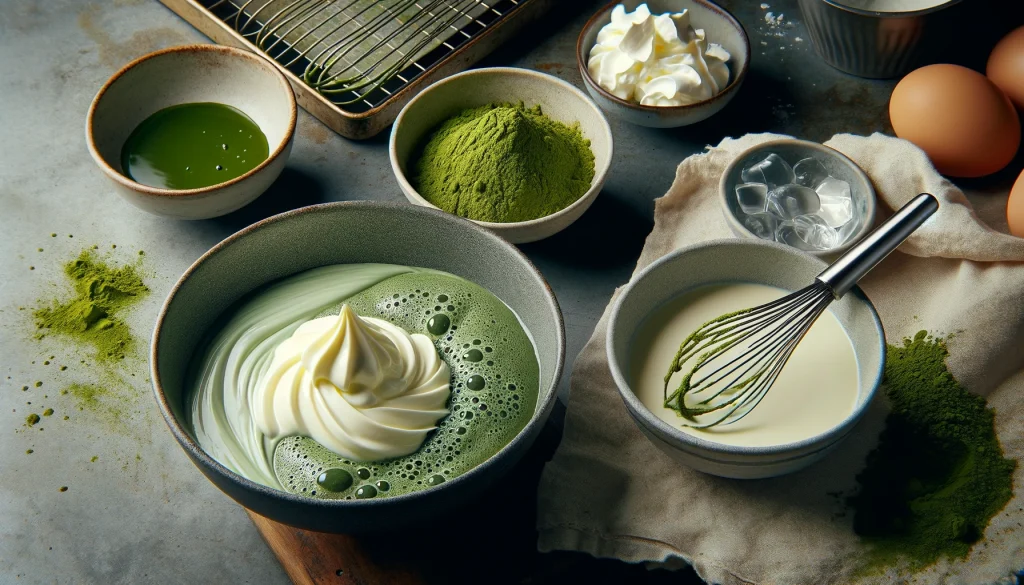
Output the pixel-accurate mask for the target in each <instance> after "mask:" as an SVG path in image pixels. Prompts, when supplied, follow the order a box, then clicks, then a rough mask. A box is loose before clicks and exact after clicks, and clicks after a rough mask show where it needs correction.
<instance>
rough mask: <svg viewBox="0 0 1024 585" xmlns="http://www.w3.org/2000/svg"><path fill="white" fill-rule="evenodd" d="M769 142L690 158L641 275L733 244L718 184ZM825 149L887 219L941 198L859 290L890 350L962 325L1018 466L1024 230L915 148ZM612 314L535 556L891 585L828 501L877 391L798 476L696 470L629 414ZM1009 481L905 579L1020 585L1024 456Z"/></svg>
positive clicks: (884, 141)
mask: <svg viewBox="0 0 1024 585" xmlns="http://www.w3.org/2000/svg"><path fill="white" fill-rule="evenodd" d="M778 138H784V137H782V136H777V135H768V134H759V135H747V136H744V137H742V138H740V139H726V140H723V141H722V143H721V144H719V145H718V146H716V147H713V148H710V149H709V150H708V151H707V152H705V153H702V154H698V155H694V156H691V157H689V158H687V159H686V160H684V161H683V162H682V163H681V164H680V165H679V167H678V169H677V170H676V177H675V181H674V182H673V184H672V187H671V188H670V189H669V191H668V193H666V194H665V196H664V197H662V198H660V199H658V200H657V201H656V205H655V213H654V219H655V225H654V230H653V231H652V232H651V234H650V236H648V238H647V241H646V243H645V245H644V249H643V252H642V253H641V256H640V260H639V262H638V263H637V267H636V271H635V272H634V277H635V275H636V273H637V272H639V271H640V270H641V269H643V268H644V267H646V266H647V265H648V264H650V263H651V262H653V261H654V260H656V259H658V258H660V257H661V256H663V255H665V254H667V253H669V252H671V251H673V250H676V249H678V248H681V247H684V246H688V245H691V244H695V243H698V242H702V241H706V240H711V239H717V238H728V237H732V234H731V233H730V231H729V228H728V227H727V225H726V223H725V220H724V218H723V217H722V211H721V208H720V206H719V202H718V196H719V195H718V182H719V178H720V177H721V174H722V172H723V170H724V169H725V167H726V166H727V165H728V164H729V163H730V162H731V161H732V160H733V159H734V158H735V157H736V156H737V155H738V154H739V153H740V152H741V151H743V150H745V149H747V148H749V147H751V146H754V145H755V144H758V143H761V142H765V141H768V140H772V139H778ZM825 144H826V145H828V146H831V147H832V148H834V149H836V150H838V151H840V152H842V153H844V154H845V155H847V156H848V157H850V158H851V159H853V161H854V162H856V163H857V164H858V165H860V167H861V168H862V169H864V171H865V172H867V174H868V175H869V176H870V177H871V179H872V181H873V182H874V184H875V188H876V190H877V193H878V203H879V219H880V220H881V219H882V218H884V217H887V216H888V215H890V214H891V213H892V210H893V209H897V208H899V207H900V206H902V205H903V204H904V203H906V202H907V201H909V200H910V199H911V198H912V197H914V196H915V195H917V194H918V193H922V192H928V193H932V194H933V195H935V196H936V197H937V198H938V199H939V201H940V208H939V211H938V212H936V214H935V215H934V216H933V218H932V219H931V220H930V221H929V222H928V223H926V224H925V226H923V227H922V228H921V229H920V230H918V231H917V232H916V233H915V234H914V235H913V236H911V238H910V239H909V240H908V241H907V242H905V243H904V244H903V245H902V246H900V248H899V249H898V251H897V252H895V253H893V254H892V255H891V256H890V257H889V258H887V259H886V260H885V261H884V262H883V263H882V264H881V265H879V266H878V267H877V268H876V269H875V270H874V271H872V272H871V273H870V274H869V275H868V276H867V277H866V278H865V279H864V280H863V281H862V282H861V287H862V288H863V289H864V291H865V292H866V293H867V295H868V297H869V298H870V299H871V301H872V302H873V303H874V304H875V307H876V308H877V309H878V313H879V315H880V316H881V318H882V323H883V325H884V326H885V330H886V334H887V337H888V341H889V343H899V342H900V341H901V340H902V339H904V338H906V337H912V336H913V335H914V334H915V333H916V332H917V331H919V330H922V329H926V330H928V331H929V332H931V333H934V334H937V335H940V336H942V335H947V334H951V333H955V335H954V336H953V337H952V338H950V339H949V340H948V346H949V351H950V357H949V359H948V362H947V363H948V366H949V369H950V371H951V372H952V373H953V374H954V375H955V376H956V377H957V379H958V380H959V381H960V382H961V383H962V384H963V385H964V386H965V387H966V388H967V389H968V390H970V391H971V392H975V393H977V394H980V395H983V396H985V397H986V398H987V400H988V402H989V404H990V405H991V406H992V407H994V408H995V410H996V430H997V433H998V435H999V438H1000V441H1001V443H1002V446H1003V449H1004V452H1005V454H1006V456H1007V457H1011V458H1014V459H1016V460H1018V461H1024V239H1021V238H1015V237H1013V236H1009V235H1006V234H1002V233H999V232H996V231H994V230H992V229H990V228H988V227H986V226H985V225H984V224H983V223H981V222H980V221H979V220H978V218H977V217H976V216H975V214H974V212H973V210H972V208H971V206H970V204H969V203H968V201H967V199H966V198H965V197H964V195H963V193H962V192H961V191H960V190H959V189H957V188H956V186H954V185H953V184H952V183H950V182H949V181H947V180H946V179H944V178H943V177H942V176H940V175H939V174H938V173H937V172H936V171H935V169H934V168H933V167H932V165H931V163H930V162H929V161H928V159H927V157H926V156H925V155H924V153H923V152H921V151H920V150H919V149H917V148H916V147H915V146H913V145H912V144H910V143H908V142H905V141H902V140H899V139H896V138H891V137H887V136H884V135H881V134H875V135H873V136H870V137H863V136H852V135H848V134H841V135H837V136H835V137H833V138H832V139H831V140H830V141H828V142H826V143H825ZM617 294H618V293H617V292H616V295H617ZM613 300H614V298H613ZM610 307H611V303H609V306H608V308H606V309H605V313H604V315H603V316H602V318H601V321H600V322H599V323H598V325H597V328H596V330H595V331H594V334H593V336H592V337H591V338H590V341H589V342H588V343H587V345H586V346H585V347H584V348H583V350H582V351H581V352H580V355H579V356H578V357H577V359H576V362H575V367H574V369H573V373H572V380H571V384H570V395H569V404H568V413H567V415H566V422H565V432H564V436H563V439H562V443H561V445H560V446H559V448H558V451H557V452H556V453H555V456H554V458H553V459H552V460H551V462H550V463H549V464H548V465H547V467H546V468H545V470H544V473H543V476H542V477H541V482H540V487H539V506H538V511H537V527H538V530H539V535H540V536H539V543H538V547H539V548H540V550H541V551H551V550H556V549H557V550H577V551H583V552H587V553H590V554H592V555H595V556H599V557H613V558H618V559H622V560H624V561H628V562H650V563H664V564H667V565H669V566H678V565H680V564H681V563H682V562H686V563H690V564H692V565H693V566H694V568H695V569H696V570H697V573H698V574H699V575H700V576H701V577H702V578H703V579H705V580H706V581H708V582H709V583H717V584H721V585H741V584H742V585H761V584H764V585H768V584H780V585H828V584H832V583H851V582H862V583H874V582H883V581H885V579H884V578H882V577H859V578H854V577H853V574H854V571H855V569H856V568H857V566H858V559H859V555H860V554H861V553H862V552H863V551H864V547H863V545H862V544H861V543H860V541H859V540H858V538H857V536H856V535H855V534H854V533H853V530H852V519H853V518H852V514H849V513H847V511H846V510H845V509H844V501H843V498H842V497H840V496H837V494H849V493H852V492H853V491H854V488H855V485H856V484H855V479H854V477H855V475H856V474H857V473H858V472H859V471H860V470H861V469H862V468H863V466H864V459H865V456H866V454H867V453H868V451H870V450H871V448H872V447H873V446H874V445H875V443H876V441H877V437H878V433H879V432H880V431H881V429H882V427H883V424H884V418H885V415H886V413H887V406H886V404H885V400H884V399H883V398H882V397H881V396H879V398H878V399H876V400H875V403H874V404H873V405H872V407H871V408H870V409H869V412H868V414H867V415H866V416H865V418H864V419H863V420H862V422H861V423H860V425H858V427H857V428H856V429H855V430H854V431H853V433H852V434H851V436H849V437H848V438H847V439H846V441H845V442H844V443H843V444H842V445H841V446H840V447H839V449H837V450H836V451H835V452H834V453H832V454H831V455H829V456H828V457H827V458H826V459H825V460H823V461H821V462H819V463H816V464H814V465H812V466H811V467H809V468H807V469H805V470H803V471H801V472H798V473H795V474H791V475H787V476H783V477H778V478H773V479H766V480H757V481H743V480H731V479H724V478H718V477H713V476H710V475H705V474H702V473H699V472H696V471H693V470H691V469H689V468H686V467H684V466H682V465H680V464H678V463H676V462H675V461H673V460H672V459H670V458H669V457H668V456H667V455H665V454H663V453H662V452H661V451H659V450H658V449H657V448H656V447H655V446H654V445H652V444H651V443H650V442H649V441H648V440H647V439H646V438H645V437H644V436H643V435H642V434H641V433H640V431H639V430H638V429H637V428H636V426H635V424H634V423H633V421H632V419H631V418H630V417H629V415H628V413H627V412H626V409H625V406H624V405H623V404H622V400H621V399H620V397H619V395H618V392H617V391H616V388H615V383H614V382H613V381H612V378H611V374H610V373H609V370H608V364H607V361H606V359H605V334H606V326H607V319H608V314H609V312H610ZM1014 486H1015V487H1016V490H1015V493H1014V496H1013V499H1012V500H1011V501H1010V502H1009V503H1008V504H1007V505H1006V507H1005V508H1004V509H1003V510H1002V511H1001V512H1000V513H999V514H997V515H996V516H995V517H994V518H993V519H992V521H991V522H990V524H989V526H988V529H987V530H986V532H985V539H984V543H983V544H979V545H977V546H975V547H974V548H973V549H972V550H971V553H970V555H969V556H968V557H967V558H966V559H965V560H962V561H960V560H956V561H949V560H946V559H944V560H940V561H939V562H938V563H937V564H935V565H933V566H931V567H929V568H927V569H925V570H923V571H922V572H920V573H917V574H915V575H913V580H912V582H913V583H920V584H931V583H936V584H937V583H943V584H951V585H952V584H971V585H975V584H976V585H989V584H992V583H997V582H1000V580H1006V582H1013V581H1012V577H1011V576H1012V574H1013V573H1014V571H1015V570H1020V569H1021V568H1024V527H1022V526H1024V490H1022V489H1021V487H1022V486H1024V464H1021V465H1018V466H1017V469H1016V472H1015V476H1014ZM1008 579H1010V580H1008ZM885 582H888V581H885ZM908 582H910V581H908Z"/></svg>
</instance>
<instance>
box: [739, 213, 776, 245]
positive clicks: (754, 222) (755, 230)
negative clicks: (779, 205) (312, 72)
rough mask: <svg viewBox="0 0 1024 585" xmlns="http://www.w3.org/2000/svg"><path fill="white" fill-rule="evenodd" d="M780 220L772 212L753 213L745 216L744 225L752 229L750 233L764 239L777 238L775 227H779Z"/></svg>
mask: <svg viewBox="0 0 1024 585" xmlns="http://www.w3.org/2000/svg"><path fill="white" fill-rule="evenodd" d="M778 225H779V220H777V219H775V217H774V216H773V215H772V214H770V213H764V212H761V213H751V214H750V215H748V216H746V217H744V218H743V227H745V228H747V229H748V230H750V233H752V234H754V235H755V236H757V237H759V238H761V239H762V240H772V239H774V238H775V228H776V227H778Z"/></svg>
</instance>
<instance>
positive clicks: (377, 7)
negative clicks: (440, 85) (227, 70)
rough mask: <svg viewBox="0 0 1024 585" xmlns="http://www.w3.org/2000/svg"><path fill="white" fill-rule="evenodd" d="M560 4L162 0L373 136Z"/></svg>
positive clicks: (537, 0) (359, 134)
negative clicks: (421, 95) (435, 86)
mask: <svg viewBox="0 0 1024 585" xmlns="http://www.w3.org/2000/svg"><path fill="white" fill-rule="evenodd" d="M553 1H554V0H161V2H163V3H164V4H165V5H167V6H168V7H169V8H170V9H171V10H173V11H174V12H176V13H177V14H178V15H180V16H181V17H182V18H184V19H185V20H187V21H188V22H190V23H191V24H192V25H193V26H195V27H196V28H198V29H199V30H200V31H202V32H203V33H204V34H206V35H207V36H209V37H210V38H212V39H213V40H215V41H217V42H219V43H222V44H228V45H233V46H237V47H242V48H246V49H249V50H252V51H257V52H261V53H263V54H264V55H266V56H267V57H270V58H271V59H272V60H273V61H274V62H275V63H276V64H277V65H278V66H279V67H280V68H281V69H282V70H283V71H284V72H285V74H286V75H287V76H288V77H289V79H290V81H291V83H292V86H293V88H294V89H295V91H296V99H297V100H298V102H299V104H300V105H302V107H303V108H305V109H306V110H307V111H309V112H310V113H311V114H313V115H314V116H316V117H317V118H319V119H320V120H321V121H323V122H324V123H325V124H327V125H328V126H330V127H331V128H332V129H334V130H335V131H336V132H338V133H339V134H341V135H343V136H346V137H349V138H355V139H362V138H369V137H371V136H373V135H375V134H377V133H378V132H380V131H381V130H383V129H384V128H385V127H386V126H387V125H388V124H390V123H391V122H393V121H394V119H395V118H396V117H397V116H398V112H399V110H400V109H401V107H402V106H403V105H405V103H406V102H408V101H409V100H410V99H411V98H412V97H413V96H414V95H415V94H416V93H417V92H418V91H419V90H420V89H422V88H423V87H426V86H427V85H429V84H430V83H432V82H434V81H437V80H438V79H441V78H443V77H445V76H447V75H451V74H453V73H456V72H458V71H462V70H464V69H466V68H467V67H469V66H470V65H472V64H473V63H475V62H476V61H477V60H479V59H480V58H482V57H483V56H485V55H486V54H487V53H489V52H490V51H491V50H493V49H494V48H495V47H497V46H498V45H499V44H501V43H502V42H504V41H505V40H507V39H508V38H509V37H511V36H513V35H514V34H515V33H516V32H518V30H519V29H520V28H521V27H522V26H523V25H525V24H526V23H527V22H529V21H530V20H532V19H533V18H536V17H537V16H539V15H540V14H541V13H542V12H543V11H544V10H546V9H547V8H548V7H549V6H550V4H551V3H552V2H553Z"/></svg>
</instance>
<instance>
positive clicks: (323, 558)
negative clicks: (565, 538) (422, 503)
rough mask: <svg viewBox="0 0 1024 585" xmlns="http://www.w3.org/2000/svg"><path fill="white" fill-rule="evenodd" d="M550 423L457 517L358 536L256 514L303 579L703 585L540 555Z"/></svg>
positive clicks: (355, 583)
mask: <svg viewBox="0 0 1024 585" xmlns="http://www.w3.org/2000/svg"><path fill="white" fill-rule="evenodd" d="M558 440H559V428H558V426H557V425H556V424H554V423H550V424H549V425H548V427H547V428H545V429H544V432H543V433H542V434H541V436H540V438H538V440H537V443H536V444H535V445H534V447H533V448H532V449H531V450H530V452H529V453H528V454H527V456H526V457H525V458H524V459H523V461H522V462H520V464H519V465H518V466H517V467H516V468H515V469H514V470H513V471H512V473H511V474H509V475H508V476H506V478H505V479H504V480H502V481H500V482H499V485H496V486H494V487H493V488H491V489H490V490H489V491H488V492H487V493H485V494H484V495H483V496H481V497H480V499H479V500H477V501H475V502H468V503H467V504H466V505H465V506H463V507H462V508H460V509H458V510H455V511H454V512H453V513H452V515H451V516H453V517H454V518H456V519H457V520H456V521H454V522H453V521H450V520H449V521H448V522H438V524H437V525H435V526H422V527H419V526H417V527H411V528H408V529H405V530H400V531H396V532H391V533H382V534H369V535H361V536H350V535H342V534H323V533H319V532H309V531H305V530H299V529H297V528H292V527H290V526H285V525H283V524H279V523H277V522H273V521H271V520H268V519H266V518H263V517H260V516H257V515H255V514H253V513H251V512H250V513H249V515H250V517H251V518H252V521H253V523H254V524H255V525H256V528H257V529H259V531H260V533H261V534H262V535H263V538H264V540H266V541H267V544H268V545H269V546H270V549H271V550H272V551H273V552H274V554H275V555H276V556H277V559H278V560H279V561H280V562H281V566H282V567H284V570H285V572H287V573H288V576H289V577H290V578H291V580H292V582H293V583H295V585H428V584H429V585H433V584H442V583H443V584H456V583H467V584H468V583H473V584H480V583H487V584H489V585H502V584H509V585H511V584H517V585H526V584H529V585H548V584H551V585H554V584H563V583H587V584H588V585H597V584H603V583H609V584H611V583H616V584H619V583H630V584H635V585H654V584H658V585H660V584H668V583H671V584H672V585H697V584H699V583H701V581H700V580H699V579H698V578H697V577H696V575H695V574H694V573H693V571H692V570H686V571H681V572H669V571H664V570H657V571H650V570H648V569H647V568H645V567H643V566H640V565H629V564H626V563H622V562H619V561H614V560H607V559H606V560H599V559H594V558H592V557H590V556H587V555H583V554H579V553H565V552H561V553H550V554H540V553H538V552H537V532H536V530H535V528H534V526H535V518H536V508H537V482H538V481H539V479H540V473H541V470H542V469H543V466H544V463H545V462H547V461H548V460H549V459H550V458H551V456H552V454H553V453H554V450H555V446H556V445H557V444H558Z"/></svg>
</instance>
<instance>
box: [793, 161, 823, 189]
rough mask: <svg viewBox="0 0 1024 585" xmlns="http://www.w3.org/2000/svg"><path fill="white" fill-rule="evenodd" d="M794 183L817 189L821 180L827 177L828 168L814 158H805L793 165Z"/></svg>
mask: <svg viewBox="0 0 1024 585" xmlns="http://www.w3.org/2000/svg"><path fill="white" fill-rule="evenodd" d="M793 174H794V175H796V184H797V185H803V186H804V187H810V188H811V189H817V188H818V185H820V184H821V182H822V181H824V180H825V179H828V178H829V175H828V169H826V168H825V165H823V164H821V161H820V160H818V159H816V158H805V159H803V160H802V161H800V162H798V163H796V165H794V166H793Z"/></svg>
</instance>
